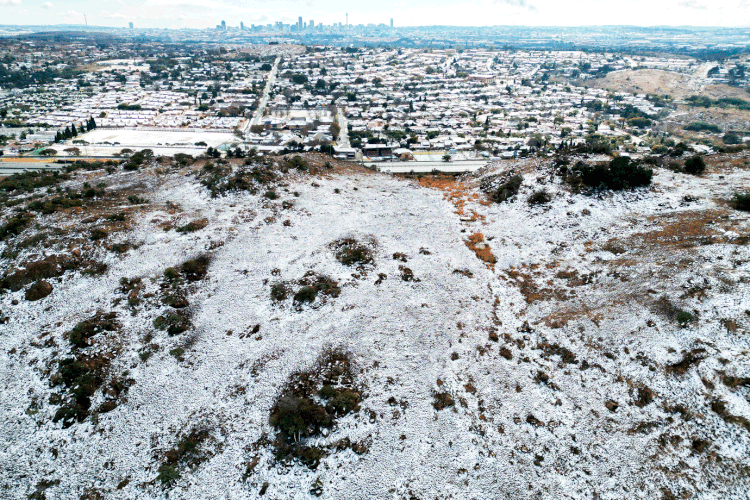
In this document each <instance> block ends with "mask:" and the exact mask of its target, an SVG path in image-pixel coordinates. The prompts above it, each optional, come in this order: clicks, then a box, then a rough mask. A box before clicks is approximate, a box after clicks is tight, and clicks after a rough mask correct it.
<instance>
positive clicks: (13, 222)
mask: <svg viewBox="0 0 750 500" xmlns="http://www.w3.org/2000/svg"><path fill="white" fill-rule="evenodd" d="M32 220H34V215H33V214H30V213H28V212H21V213H18V214H16V215H13V216H12V217H10V218H9V219H8V220H7V221H6V222H5V223H4V224H1V225H0V241H2V240H5V239H7V238H11V237H16V236H18V235H19V234H21V232H23V230H24V229H26V228H27V227H28V226H29V225H30V224H31V221H32Z"/></svg>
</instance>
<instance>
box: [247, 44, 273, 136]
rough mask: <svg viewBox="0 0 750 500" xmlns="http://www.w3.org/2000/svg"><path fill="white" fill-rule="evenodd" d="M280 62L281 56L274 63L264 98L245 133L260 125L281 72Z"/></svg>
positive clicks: (264, 91)
mask: <svg viewBox="0 0 750 500" xmlns="http://www.w3.org/2000/svg"><path fill="white" fill-rule="evenodd" d="M280 62H281V56H279V57H277V58H276V60H275V61H274V63H273V68H271V72H270V73H269V74H268V81H267V82H266V88H265V89H264V90H263V97H262V98H261V100H260V104H259V105H258V109H257V110H256V112H255V116H253V119H252V120H251V121H249V122H248V124H247V126H246V127H245V132H247V131H248V130H249V129H250V127H252V126H253V125H258V124H259V123H260V119H261V118H263V112H264V111H265V110H266V105H268V93H269V92H271V89H272V88H273V84H274V82H275V81H276V73H278V71H279V63H280Z"/></svg>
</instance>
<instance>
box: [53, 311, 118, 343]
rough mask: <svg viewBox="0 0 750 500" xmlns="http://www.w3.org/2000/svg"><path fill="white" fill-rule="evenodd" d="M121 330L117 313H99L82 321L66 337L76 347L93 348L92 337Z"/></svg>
mask: <svg viewBox="0 0 750 500" xmlns="http://www.w3.org/2000/svg"><path fill="white" fill-rule="evenodd" d="M119 329H120V323H119V322H118V321H117V313H114V312H110V313H103V312H101V311H100V312H97V313H96V314H95V315H94V316H93V317H91V318H89V319H87V320H85V321H81V322H80V323H78V324H77V325H76V326H75V327H74V328H73V329H72V330H70V331H69V332H67V333H65V337H66V338H67V339H68V340H69V341H70V343H71V344H73V346H74V347H76V348H79V349H82V348H85V347H89V346H91V343H92V337H94V336H95V335H97V334H99V333H102V332H114V331H117V330H119Z"/></svg>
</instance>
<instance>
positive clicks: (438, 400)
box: [432, 392, 455, 411]
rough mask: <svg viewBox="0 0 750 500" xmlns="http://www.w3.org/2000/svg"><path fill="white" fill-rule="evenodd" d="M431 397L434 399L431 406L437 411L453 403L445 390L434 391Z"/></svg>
mask: <svg viewBox="0 0 750 500" xmlns="http://www.w3.org/2000/svg"><path fill="white" fill-rule="evenodd" d="M433 397H434V398H435V401H434V402H433V403H432V407H433V408H435V409H436V410H437V411H440V410H442V409H444V408H448V407H450V406H453V405H454V404H455V402H454V401H453V398H452V397H451V395H450V394H448V393H447V392H441V393H436V394H434V395H433Z"/></svg>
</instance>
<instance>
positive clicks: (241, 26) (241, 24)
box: [240, 21, 245, 31]
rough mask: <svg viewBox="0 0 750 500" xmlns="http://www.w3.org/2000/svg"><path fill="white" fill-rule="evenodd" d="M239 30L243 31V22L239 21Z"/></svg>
mask: <svg viewBox="0 0 750 500" xmlns="http://www.w3.org/2000/svg"><path fill="white" fill-rule="evenodd" d="M240 31H245V23H243V22H242V21H240Z"/></svg>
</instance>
